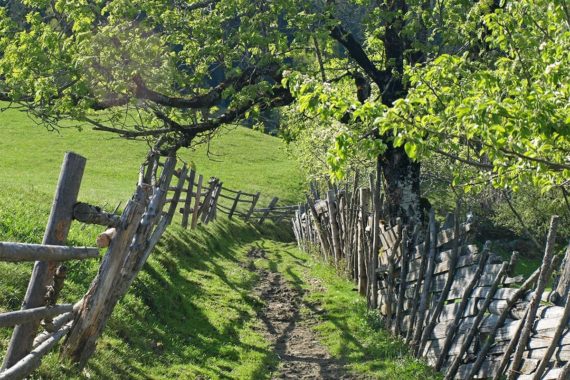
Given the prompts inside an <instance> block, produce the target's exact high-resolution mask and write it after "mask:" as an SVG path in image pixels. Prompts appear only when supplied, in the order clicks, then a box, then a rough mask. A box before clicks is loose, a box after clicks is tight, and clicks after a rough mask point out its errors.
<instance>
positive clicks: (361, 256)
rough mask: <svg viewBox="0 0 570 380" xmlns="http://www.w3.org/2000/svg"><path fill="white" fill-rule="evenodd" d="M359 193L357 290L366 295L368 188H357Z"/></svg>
mask: <svg viewBox="0 0 570 380" xmlns="http://www.w3.org/2000/svg"><path fill="white" fill-rule="evenodd" d="M359 193H360V212H359V218H358V219H359V220H358V242H359V243H358V246H357V250H358V261H357V268H358V292H359V293H360V294H361V295H366V285H367V282H368V281H367V277H368V276H367V273H366V242H365V240H364V239H366V235H365V229H366V221H367V220H368V207H369V202H370V190H369V189H365V188H360V189H359Z"/></svg>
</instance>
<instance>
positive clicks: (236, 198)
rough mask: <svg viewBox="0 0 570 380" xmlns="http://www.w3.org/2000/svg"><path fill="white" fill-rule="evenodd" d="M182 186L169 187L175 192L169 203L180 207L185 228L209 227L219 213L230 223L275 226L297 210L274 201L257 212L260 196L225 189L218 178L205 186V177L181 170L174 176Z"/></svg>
mask: <svg viewBox="0 0 570 380" xmlns="http://www.w3.org/2000/svg"><path fill="white" fill-rule="evenodd" d="M174 175H175V176H177V177H178V178H179V179H180V181H181V182H182V185H181V186H182V188H181V189H180V190H178V189H177V188H176V187H170V190H171V191H174V195H173V196H172V198H169V199H167V203H170V204H177V205H178V211H179V212H180V213H181V214H182V221H181V225H182V227H184V228H188V227H190V228H196V226H197V225H198V224H199V223H202V224H208V223H209V222H211V221H212V220H215V219H216V218H217V215H218V212H219V213H221V214H224V215H227V217H228V218H229V219H232V218H234V217H238V218H242V219H243V220H245V221H250V222H253V223H255V224H257V225H261V224H263V222H264V221H266V220H272V221H274V222H276V223H279V222H281V221H282V220H288V219H289V217H291V216H292V215H293V214H294V212H295V210H296V209H297V207H298V206H278V205H277V202H278V201H279V198H278V197H273V198H272V199H271V201H270V202H269V204H268V205H267V207H264V208H256V206H257V205H258V203H259V199H260V196H261V193H259V192H257V193H255V194H251V193H247V192H245V191H238V190H233V189H230V188H228V187H225V186H223V182H221V181H220V180H219V179H218V178H215V177H211V178H210V179H209V180H208V182H207V183H206V182H205V180H204V177H203V176H202V175H201V174H200V175H198V174H197V173H196V172H195V171H194V170H193V169H191V170H187V169H185V168H183V169H180V170H178V171H176V172H175V173H174Z"/></svg>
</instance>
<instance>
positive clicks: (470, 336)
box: [444, 263, 508, 380]
mask: <svg viewBox="0 0 570 380" xmlns="http://www.w3.org/2000/svg"><path fill="white" fill-rule="evenodd" d="M507 269H508V264H507V263H503V265H502V266H501V269H500V270H499V273H498V274H497V277H496V278H495V281H494V282H493V285H492V286H491V290H489V293H488V294H487V297H485V302H484V303H483V307H481V309H480V310H479V312H478V313H477V316H476V317H475V320H474V321H473V325H472V326H471V329H470V330H469V333H468V334H467V337H466V338H465V341H464V342H463V344H462V345H461V349H460V350H459V353H458V354H457V356H456V357H455V360H453V363H452V364H451V366H450V368H449V369H448V370H447V373H446V374H445V378H444V380H452V379H453V378H454V377H455V374H456V373H457V370H458V369H459V366H460V365H461V361H462V360H463V355H465V352H467V350H468V349H469V347H470V346H471V343H473V338H475V334H477V332H478V331H479V325H480V324H481V321H482V320H483V317H484V316H485V312H486V311H487V308H488V307H489V304H490V303H491V301H492V300H493V296H494V295H495V292H496V291H497V289H498V288H499V285H500V284H501V283H502V282H503V278H504V276H505V275H506V272H507Z"/></svg>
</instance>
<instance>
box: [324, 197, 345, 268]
mask: <svg viewBox="0 0 570 380" xmlns="http://www.w3.org/2000/svg"><path fill="white" fill-rule="evenodd" d="M327 206H328V211H329V223H330V228H331V236H332V243H333V244H332V247H333V253H334V257H333V258H334V265H335V267H336V268H338V263H339V260H340V258H341V257H342V248H341V241H340V232H339V227H338V222H337V207H336V196H335V193H334V190H329V191H328V193H327Z"/></svg>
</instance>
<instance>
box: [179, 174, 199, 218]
mask: <svg viewBox="0 0 570 380" xmlns="http://www.w3.org/2000/svg"><path fill="white" fill-rule="evenodd" d="M195 178H196V172H195V171H194V169H190V176H189V177H188V187H187V190H186V199H185V200H184V209H183V211H182V228H188V217H189V215H190V204H191V203H192V192H193V191H194V180H195Z"/></svg>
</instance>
